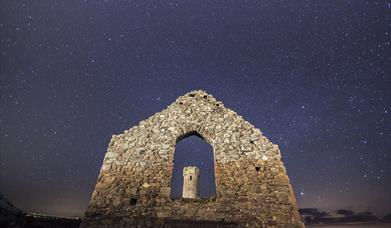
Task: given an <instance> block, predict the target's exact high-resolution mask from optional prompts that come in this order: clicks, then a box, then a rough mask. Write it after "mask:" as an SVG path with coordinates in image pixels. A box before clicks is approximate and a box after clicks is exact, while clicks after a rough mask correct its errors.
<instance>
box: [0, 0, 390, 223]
mask: <svg viewBox="0 0 391 228" xmlns="http://www.w3.org/2000/svg"><path fill="white" fill-rule="evenodd" d="M0 4H1V6H0V32H1V44H0V45H1V46H0V47H1V55H0V58H1V59H0V60H1V69H0V70H1V72H0V73H1V87H0V94H1V101H0V126H1V134H0V137H1V138H0V140H1V141H0V149H1V157H0V162H1V163H0V165H1V168H0V193H2V194H3V195H4V196H6V197H7V198H8V199H10V200H11V201H12V202H13V203H14V204H15V205H16V206H19V207H21V208H23V209H25V210H28V211H34V212H41V213H47V214H56V215H71V216H81V215H82V214H83V213H84V210H85V209H86V206H87V204H88V200H89V197H90V195H91V192H92V190H93V188H94V184H95V182H96V179H97V176H98V173H99V169H100V166H101V164H102V161H103V157H104V154H105V152H106V148H107V145H108V142H109V139H110V138H111V136H112V135H113V134H119V133H121V132H123V130H125V129H129V128H131V127H132V126H134V125H136V124H137V123H138V122H139V121H141V120H143V119H146V118H148V117H149V116H151V115H152V114H154V113H155V112H158V111H160V110H162V109H163V108H165V107H166V106H168V105H169V104H170V103H171V102H173V101H174V100H175V99H176V98H177V97H178V96H180V95H183V94H185V93H186V92H188V91H191V90H194V89H203V90H206V91H207V92H208V93H210V94H212V95H213V96H215V97H216V98H217V99H218V100H220V101H223V103H224V104H225V106H226V107H228V108H230V109H233V110H234V111H236V112H237V113H238V114H239V115H242V116H243V117H244V119H246V120H248V121H249V122H251V123H252V124H253V125H255V126H256V127H257V128H260V129H261V130H262V132H263V134H264V135H265V136H266V137H268V138H269V139H270V140H271V141H272V142H274V143H276V144H278V145H279V146H280V149H281V153H282V157H283V160H284V162H285V165H286V167H287V170H288V174H289V176H290V179H291V182H292V185H293V187H294V190H295V194H296V197H297V199H298V204H299V207H316V208H322V209H325V210H334V209H338V208H352V209H354V210H357V211H359V210H374V211H375V212H377V213H387V212H388V213H389V212H391V169H390V164H391V115H390V112H391V76H390V75H391V64H390V63H391V57H390V53H391V51H390V41H389V40H390V36H391V35H390V33H391V9H390V7H389V5H390V3H389V2H386V1H375V0H371V1H360V0H357V1H341V0H339V1H336V0H334V1H333V0H331V1H301V0H300V1H275V0H273V1H271V0H268V1H146V0H142V1H87V0H85V1H58V0H52V1H3V2H2V3H0ZM189 140H190V138H189ZM183 143H184V146H183V148H184V149H183V150H184V151H186V153H190V154H191V151H194V150H199V149H200V147H199V143H202V142H199V141H191V140H190V141H185V140H183ZM178 147H179V145H178ZM203 148H204V147H203ZM205 148H208V145H206V147H205ZM178 150H179V149H178ZM205 154H206V155H205V157H202V158H203V159H205V160H208V159H211V158H210V156H209V155H208V153H205ZM209 154H210V153H209ZM178 157H179V158H178V160H179V161H178V162H182V164H185V163H188V162H189V160H188V161H184V160H183V159H186V158H189V156H178ZM190 158H191V156H190ZM201 160H202V159H201ZM190 162H191V161H190ZM205 164H213V163H211V162H207V161H206V163H205ZM212 170H213V169H212ZM176 186H177V187H175V189H174V191H175V192H177V194H179V193H180V184H177V185H176ZM201 188H202V189H203V190H202V191H205V192H208V191H209V192H210V191H211V190H212V188H213V185H212V187H210V185H209V186H207V185H205V186H201Z"/></svg>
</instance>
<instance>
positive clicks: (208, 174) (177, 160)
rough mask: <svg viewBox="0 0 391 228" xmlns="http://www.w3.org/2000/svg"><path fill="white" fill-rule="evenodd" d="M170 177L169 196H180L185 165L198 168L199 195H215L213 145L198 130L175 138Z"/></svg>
mask: <svg viewBox="0 0 391 228" xmlns="http://www.w3.org/2000/svg"><path fill="white" fill-rule="evenodd" d="M174 151H175V152H174V159H173V170H172V175H171V176H172V179H171V194H170V195H171V198H172V199H179V198H182V193H183V182H184V177H183V175H184V173H183V168H184V167H186V166H195V167H197V168H198V169H199V171H200V175H199V181H198V184H199V197H200V198H210V197H214V196H215V195H216V179H215V168H214V167H215V166H214V163H215V160H214V150H213V146H212V145H210V144H209V143H208V142H207V141H206V140H205V139H204V138H203V137H202V136H201V135H200V134H199V133H198V132H191V133H189V134H186V135H183V136H181V137H180V138H178V139H177V140H176V145H175V150H174Z"/></svg>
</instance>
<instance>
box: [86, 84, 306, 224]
mask: <svg viewBox="0 0 391 228" xmlns="http://www.w3.org/2000/svg"><path fill="white" fill-rule="evenodd" d="M190 135H198V136H200V137H202V138H203V139H204V140H205V141H206V142H208V143H209V144H210V145H211V146H212V147H213V153H214V164H215V165H214V167H215V179H216V196H215V197H211V198H207V199H171V198H170V191H171V177H172V171H173V159H174V152H175V146H176V143H177V142H178V141H179V140H181V139H183V138H185V137H187V136H190ZM173 220H200V221H201V220H208V221H220V222H227V224H228V223H230V224H236V225H237V226H239V227H244V226H248V227H277V226H278V227H303V226H304V225H303V223H302V222H301V220H300V215H299V213H298V210H297V206H296V200H295V196H294V193H293V190H292V187H291V185H290V182H289V178H288V176H287V173H286V169H285V167H284V164H283V162H282V160H281V155H280V151H279V149H278V146H277V145H275V144H273V143H271V142H270V141H269V140H268V139H267V138H266V137H264V136H263V135H262V133H261V131H260V130H259V129H257V128H255V127H254V126H253V125H251V124H250V123H249V122H247V121H245V120H244V119H243V118H242V117H241V116H239V115H238V114H237V113H235V112H234V111H232V110H230V109H228V108H225V107H224V105H223V104H222V103H221V102H219V101H217V100H216V99H215V98H214V97H213V96H211V95H209V94H207V93H205V92H204V91H193V92H190V93H187V94H185V95H184V96H181V97H179V98H178V99H177V100H176V101H175V102H174V103H172V104H171V105H169V106H168V107H167V108H166V109H164V110H162V111H161V112H158V113H156V114H154V115H153V116H151V117H150V118H148V119H147V120H145V121H141V122H140V123H139V124H138V125H137V126H134V127H133V128H131V129H129V130H125V131H124V133H123V134H119V135H114V136H113V137H112V139H111V142H110V144H109V146H108V149H107V153H106V156H105V158H104V161H103V166H102V168H101V171H100V174H99V178H98V181H97V183H96V186H95V190H94V192H93V194H92V198H91V201H90V204H89V207H88V210H87V212H86V216H85V219H84V221H83V224H82V225H81V226H82V227H102V226H104V225H111V226H113V227H132V226H137V225H138V226H140V227H164V224H165V223H169V222H170V221H173ZM111 226H110V227H111Z"/></svg>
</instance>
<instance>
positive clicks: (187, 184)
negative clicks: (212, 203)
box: [182, 166, 200, 199]
mask: <svg viewBox="0 0 391 228" xmlns="http://www.w3.org/2000/svg"><path fill="white" fill-rule="evenodd" d="M199 176H200V169H198V167H195V166H188V167H185V168H183V191H182V198H188V199H197V198H199V197H198V178H199Z"/></svg>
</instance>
